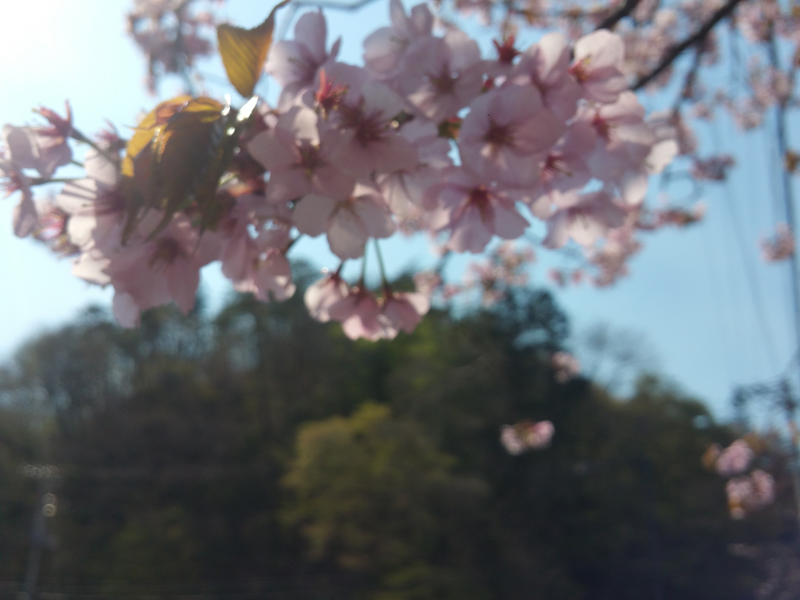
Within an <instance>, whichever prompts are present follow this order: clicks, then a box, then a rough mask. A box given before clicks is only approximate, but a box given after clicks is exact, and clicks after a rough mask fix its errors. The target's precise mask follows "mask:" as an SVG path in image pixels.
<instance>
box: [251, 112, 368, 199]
mask: <svg viewBox="0 0 800 600" xmlns="http://www.w3.org/2000/svg"><path fill="white" fill-rule="evenodd" d="M343 141H344V139H343V138H342V136H341V135H340V134H338V133H337V132H336V131H333V130H331V129H330V128H327V127H326V128H324V129H323V130H322V131H321V132H320V131H319V130H318V117H317V115H316V113H315V112H314V111H313V110H311V109H309V108H306V107H302V106H293V107H292V108H291V109H289V110H288V111H287V112H285V113H283V114H281V116H280V117H279V118H278V122H277V124H276V126H275V127H274V128H273V129H270V130H268V131H264V132H261V133H259V134H258V135H256V136H255V137H254V138H253V140H252V141H251V142H250V144H249V145H248V146H247V149H248V151H249V152H250V154H251V156H252V157H253V158H254V159H256V160H257V161H258V162H259V163H261V164H262V165H263V166H264V168H266V169H267V170H269V172H270V177H269V185H268V186H267V201H269V202H275V203H281V202H283V203H286V202H289V201H292V200H297V199H298V198H301V197H302V196H305V195H306V194H312V193H313V194H318V195H324V196H330V197H334V198H340V197H345V196H348V195H349V194H350V192H351V191H352V190H353V186H354V185H355V177H353V176H352V175H348V174H346V173H344V172H343V171H342V170H341V169H340V168H339V167H337V166H335V165H334V164H333V162H334V161H333V157H334V156H335V155H336V153H337V151H338V150H339V148H340V147H341V144H342V142H343Z"/></svg>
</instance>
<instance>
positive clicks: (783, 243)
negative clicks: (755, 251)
mask: <svg viewBox="0 0 800 600" xmlns="http://www.w3.org/2000/svg"><path fill="white" fill-rule="evenodd" d="M794 250H795V241H794V235H792V230H791V229H790V228H789V226H788V225H786V224H785V223H779V224H778V225H777V226H776V227H775V235H774V236H773V237H772V238H771V239H765V240H761V255H762V256H763V257H764V260H765V261H767V262H777V261H780V260H785V259H787V258H789V257H791V256H792V255H793V254H794Z"/></svg>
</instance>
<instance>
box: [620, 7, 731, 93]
mask: <svg viewBox="0 0 800 600" xmlns="http://www.w3.org/2000/svg"><path fill="white" fill-rule="evenodd" d="M741 1H742V0H728V1H727V2H726V3H725V4H724V5H722V6H721V7H720V8H719V9H717V11H716V12H715V13H714V14H713V15H712V16H711V18H710V19H709V20H708V21H706V22H705V23H704V24H703V26H702V27H701V28H700V29H698V30H697V31H696V32H695V33H693V34H692V35H690V36H689V37H688V38H686V39H685V40H683V41H682V42H681V43H680V44H677V45H676V46H673V47H672V48H671V49H670V50H669V51H668V52H667V53H666V54H665V55H664V56H663V57H662V58H661V61H660V62H659V63H658V66H656V68H655V69H653V70H652V71H650V73H648V74H647V75H645V76H644V77H641V78H639V80H638V81H637V82H636V83H635V84H633V86H632V87H631V89H632V90H633V91H636V90H639V89H641V88H643V87H644V86H646V85H647V84H648V83H650V82H651V81H653V79H655V78H656V77H658V76H659V75H661V73H663V72H664V71H665V70H667V69H668V68H669V66H670V65H671V64H672V63H673V62H675V59H677V58H678V57H679V56H680V55H681V54H683V53H684V52H685V51H686V50H688V49H689V48H691V47H692V46H694V45H695V44H699V43H702V42H703V41H704V40H705V39H706V37H708V34H709V33H711V30H712V29H714V27H716V26H717V24H718V23H719V22H720V21H722V19H724V18H726V17H729V16H730V15H731V14H732V13H733V10H734V9H735V8H736V6H737V5H738V4H739V3H740V2H741Z"/></svg>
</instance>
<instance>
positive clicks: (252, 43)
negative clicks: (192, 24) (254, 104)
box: [217, 0, 290, 98]
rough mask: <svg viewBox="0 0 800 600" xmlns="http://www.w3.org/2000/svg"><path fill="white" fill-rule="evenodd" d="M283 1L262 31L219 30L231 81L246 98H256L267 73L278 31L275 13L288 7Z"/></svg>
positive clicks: (223, 27) (262, 25)
mask: <svg viewBox="0 0 800 600" xmlns="http://www.w3.org/2000/svg"><path fill="white" fill-rule="evenodd" d="M289 2H290V0H283V2H281V3H280V4H278V5H276V6H275V8H273V9H272V12H270V13H269V16H268V17H267V18H266V20H265V21H264V22H263V23H261V25H259V26H258V27H255V28H253V29H244V28H242V27H235V26H233V25H227V24H222V25H219V26H218V27H217V42H218V45H219V53H220V55H221V56H222V64H223V65H224V66H225V72H226V73H227V74H228V81H230V82H231V84H233V87H234V88H236V91H237V92H239V93H240V94H241V95H242V96H243V97H245V98H249V97H250V96H252V95H253V90H254V89H255V88H256V83H258V80H259V78H260V77H261V72H262V71H263V70H264V62H265V61H266V60H267V52H269V48H270V46H271V45H272V32H273V30H274V29H275V11H277V10H278V9H279V8H281V7H282V6H285V5H286V4H288V3H289Z"/></svg>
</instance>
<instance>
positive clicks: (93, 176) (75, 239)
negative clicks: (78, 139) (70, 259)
mask: <svg viewBox="0 0 800 600" xmlns="http://www.w3.org/2000/svg"><path fill="white" fill-rule="evenodd" d="M84 168H85V169H86V175H87V177H86V178H84V179H78V180H76V181H72V182H69V183H66V184H65V185H64V187H63V188H62V190H61V193H60V194H59V195H58V197H57V198H56V203H57V204H58V206H59V207H60V208H61V209H62V210H63V211H64V212H66V213H67V214H68V215H69V216H70V218H69V223H68V225H67V233H68V235H69V239H70V241H71V242H72V243H73V244H75V245H76V246H78V247H79V248H81V249H82V250H88V249H90V248H92V247H95V246H97V247H99V248H101V249H104V248H107V247H108V246H109V245H110V244H113V243H115V237H114V236H116V235H118V233H119V228H120V226H121V222H122V220H123V216H124V215H125V200H124V198H123V196H122V194H121V193H120V191H119V190H118V189H117V184H118V183H119V181H120V178H121V176H120V172H119V167H118V166H117V165H115V164H114V163H112V162H111V161H109V160H108V158H106V157H105V156H103V155H102V154H101V153H100V152H98V151H97V150H95V149H93V148H92V149H90V150H88V151H87V152H86V157H85V159H84Z"/></svg>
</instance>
